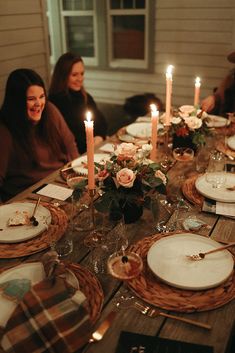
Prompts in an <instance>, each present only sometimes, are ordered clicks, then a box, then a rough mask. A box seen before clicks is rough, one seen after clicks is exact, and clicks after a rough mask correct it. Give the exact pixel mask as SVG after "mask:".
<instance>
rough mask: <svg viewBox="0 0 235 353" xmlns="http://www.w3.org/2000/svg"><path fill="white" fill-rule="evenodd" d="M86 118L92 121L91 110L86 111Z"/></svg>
mask: <svg viewBox="0 0 235 353" xmlns="http://www.w3.org/2000/svg"><path fill="white" fill-rule="evenodd" d="M86 120H87V121H91V112H90V111H88V112H87V113H86Z"/></svg>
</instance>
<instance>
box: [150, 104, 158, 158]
mask: <svg viewBox="0 0 235 353" xmlns="http://www.w3.org/2000/svg"><path fill="white" fill-rule="evenodd" d="M150 108H151V123H152V138H151V143H152V150H151V154H150V158H151V159H152V160H153V161H155V160H156V157H157V125H158V117H159V111H158V110H157V108H156V105H155V104H150Z"/></svg>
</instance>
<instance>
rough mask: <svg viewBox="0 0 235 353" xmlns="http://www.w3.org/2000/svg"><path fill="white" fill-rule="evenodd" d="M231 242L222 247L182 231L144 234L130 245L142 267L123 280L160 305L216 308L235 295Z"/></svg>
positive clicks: (174, 308) (182, 308) (183, 309)
mask: <svg viewBox="0 0 235 353" xmlns="http://www.w3.org/2000/svg"><path fill="white" fill-rule="evenodd" d="M233 246H234V243H232V244H229V246H228V245H227V246H226V247H223V248H221V244H220V243H218V242H216V241H214V240H212V239H210V238H208V237H205V236H202V235H199V234H195V233H191V232H184V233H183V232H182V231H179V232H173V233H165V234H156V235H153V236H151V237H146V238H144V239H142V240H140V241H138V242H137V243H136V244H134V245H132V246H131V248H130V251H132V252H135V253H137V254H138V255H139V256H140V257H141V259H142V261H143V269H142V271H141V272H140V274H139V276H137V277H135V278H133V279H130V280H128V281H127V282H126V284H127V286H128V287H129V288H130V290H131V291H132V292H133V293H134V295H135V296H136V297H137V298H139V299H141V300H144V301H145V302H147V303H149V304H150V305H152V306H154V307H155V306H156V307H159V308H161V309H165V310H172V311H176V312H188V313H189V312H194V311H206V310H211V309H215V308H217V307H220V306H222V305H224V304H226V303H228V302H229V301H231V300H232V299H233V298H234V295H235V276H234V270H233V268H234V258H233V255H232V253H231V252H230V251H229V250H228V249H227V248H229V247H231V248H232V247H233ZM201 254H202V255H201ZM200 255H201V257H200ZM199 258H200V259H199Z"/></svg>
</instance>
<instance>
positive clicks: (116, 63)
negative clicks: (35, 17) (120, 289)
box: [47, 0, 156, 72]
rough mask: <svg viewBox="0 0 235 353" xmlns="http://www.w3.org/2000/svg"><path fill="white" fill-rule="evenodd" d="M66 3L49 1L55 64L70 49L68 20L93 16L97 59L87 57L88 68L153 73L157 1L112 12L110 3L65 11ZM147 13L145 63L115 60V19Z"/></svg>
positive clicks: (97, 1)
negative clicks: (67, 29) (113, 50)
mask: <svg viewBox="0 0 235 353" xmlns="http://www.w3.org/2000/svg"><path fill="white" fill-rule="evenodd" d="M62 1H63V0H47V2H48V9H49V11H48V14H49V19H50V23H51V26H50V30H51V33H50V37H51V43H52V55H51V58H52V60H51V62H52V63H54V62H55V61H56V58H58V57H59V56H60V55H62V54H63V53H64V52H67V51H68V50H69V48H68V46H67V42H66V35H67V34H66V24H65V21H66V17H69V16H70V17H80V16H93V28H94V57H85V56H83V60H84V62H85V64H86V66H87V67H90V68H94V69H98V70H107V71H109V70H110V71H113V70H114V69H115V70H122V71H132V72H135V71H136V72H141V71H143V72H152V71H153V69H154V62H153V59H152V58H153V54H154V30H152V29H153V28H154V20H155V5H156V1H154V0H145V2H146V4H145V5H146V6H145V8H144V9H109V6H110V2H109V0H93V10H63V8H62V5H63V3H62ZM143 12H144V13H145V37H144V40H145V44H144V45H145V57H144V59H143V60H138V59H137V60H136V59H114V60H113V58H112V33H111V31H110V28H111V21H112V19H111V16H112V15H116V14H117V13H119V14H120V15H122V14H124V15H130V14H131V15H132V14H133V15H139V14H141V15H142V14H143Z"/></svg>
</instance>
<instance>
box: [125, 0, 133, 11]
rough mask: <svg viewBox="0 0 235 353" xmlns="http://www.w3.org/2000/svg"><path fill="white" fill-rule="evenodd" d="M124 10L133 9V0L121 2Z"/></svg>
mask: <svg viewBox="0 0 235 353" xmlns="http://www.w3.org/2000/svg"><path fill="white" fill-rule="evenodd" d="M123 8H124V9H133V0H124V1H123Z"/></svg>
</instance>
